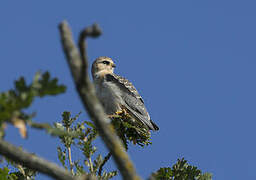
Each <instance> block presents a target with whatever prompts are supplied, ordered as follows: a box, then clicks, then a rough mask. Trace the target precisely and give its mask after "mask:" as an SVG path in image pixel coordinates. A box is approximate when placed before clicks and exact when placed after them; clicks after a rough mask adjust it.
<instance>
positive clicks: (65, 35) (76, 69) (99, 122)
mask: <svg viewBox="0 0 256 180" xmlns="http://www.w3.org/2000/svg"><path fill="white" fill-rule="evenodd" d="M59 29H60V35H61V40H62V46H63V50H64V52H65V55H66V58H67V62H68V64H69V68H70V71H71V73H72V75H73V79H74V81H75V85H76V89H77V91H78V93H79V95H80V98H81V100H82V102H83V105H84V107H85V109H86V110H87V112H88V114H89V116H90V118H91V119H92V120H93V121H94V123H95V126H96V127H97V129H98V131H99V134H100V136H101V138H102V139H103V141H104V143H105V145H106V146H107V147H108V149H109V151H110V152H111V154H112V155H113V158H114V160H115V162H116V164H117V167H118V169H119V170H120V172H121V174H122V176H123V179H126V180H135V179H136V180H137V179H140V178H139V177H138V176H137V174H136V171H135V168H134V166H133V164H132V162H131V161H130V159H129V157H128V155H127V153H126V152H125V149H124V148H123V146H122V143H121V141H120V139H119V138H118V137H117V136H116V133H115V130H114V128H113V127H112V126H111V125H110V124H109V123H108V122H110V120H109V119H108V118H107V116H106V114H105V113H104V110H103V108H102V106H101V104H100V102H99V100H98V98H97V97H96V94H95V89H94V86H93V84H92V83H91V81H90V78H89V75H88V59H87V53H86V50H85V49H84V48H85V47H86V44H85V42H84V40H85V38H86V37H89V36H90V37H97V36H98V35H100V33H99V32H96V30H97V29H96V28H93V27H91V31H89V30H88V28H86V29H85V30H84V31H83V32H82V33H81V35H80V39H79V46H80V53H79V51H78V48H77V47H76V45H75V44H74V41H73V38H72V34H71V31H70V28H69V26H68V24H67V22H65V21H64V22H62V23H61V24H60V25H59ZM89 29H90V28H89ZM98 29H99V28H98ZM83 33H84V34H85V35H83Z"/></svg>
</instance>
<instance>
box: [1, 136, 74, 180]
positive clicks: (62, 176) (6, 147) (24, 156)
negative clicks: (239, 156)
mask: <svg viewBox="0 0 256 180" xmlns="http://www.w3.org/2000/svg"><path fill="white" fill-rule="evenodd" d="M0 154H2V155H3V156H5V157H7V158H8V159H11V160H12V161H14V162H16V163H18V164H22V165H23V166H25V167H28V168H30V169H32V170H35V171H39V172H41V173H44V174H47V175H48V176H51V177H53V178H55V179H59V180H75V178H74V177H73V176H72V175H71V174H70V173H69V172H68V171H66V170H65V169H63V168H61V167H59V166H58V165H56V164H55V163H52V162H49V161H47V160H44V159H42V158H40V157H37V156H36V155H33V154H30V153H28V152H25V151H23V150H22V149H21V148H17V147H15V146H14V145H12V144H9V143H7V142H5V141H3V140H0Z"/></svg>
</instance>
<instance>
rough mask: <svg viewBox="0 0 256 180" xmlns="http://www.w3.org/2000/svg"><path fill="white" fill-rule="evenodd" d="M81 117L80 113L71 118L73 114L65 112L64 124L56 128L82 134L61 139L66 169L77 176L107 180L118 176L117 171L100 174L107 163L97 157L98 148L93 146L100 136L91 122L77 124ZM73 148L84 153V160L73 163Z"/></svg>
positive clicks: (61, 151) (62, 158) (61, 154)
mask: <svg viewBox="0 0 256 180" xmlns="http://www.w3.org/2000/svg"><path fill="white" fill-rule="evenodd" d="M79 115H80V113H79V114H78V115H76V116H75V117H71V113H70V112H66V111H65V112H63V114H62V118H63V120H62V122H61V123H56V127H58V128H62V129H64V130H66V131H68V132H81V133H79V134H81V135H80V136H79V138H74V137H70V136H66V135H65V136H60V137H59V138H60V140H61V143H62V144H63V147H58V148H57V151H58V159H59V161H60V162H61V164H62V166H63V167H64V168H66V169H69V170H70V171H71V172H72V173H73V175H76V176H79V175H82V174H90V175H94V176H97V177H98V179H104V180H107V179H110V178H112V177H113V176H115V175H116V174H117V171H111V172H106V171H104V172H103V174H102V173H99V171H100V169H101V168H102V166H103V165H104V164H105V162H104V160H103V158H102V156H101V155H100V154H98V155H96V151H97V148H96V147H95V146H94V145H93V141H94V140H95V139H96V137H97V136H98V133H97V130H96V128H95V126H94V125H93V123H91V122H88V121H84V122H77V121H76V120H77V119H78V117H79ZM71 146H72V147H74V148H77V149H79V150H80V151H81V152H82V154H83V156H84V160H82V161H79V160H75V161H72V158H71ZM93 159H94V160H93ZM87 169H88V170H87ZM86 170H87V171H89V172H87V171H86Z"/></svg>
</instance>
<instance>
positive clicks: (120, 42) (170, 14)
mask: <svg viewBox="0 0 256 180" xmlns="http://www.w3.org/2000/svg"><path fill="white" fill-rule="evenodd" d="M255 5H256V3H255V1H237V0H233V1H229V0H222V1H201V0H200V1H197V0H196V1H188V0H187V1H185V0H184V1H174V0H173V1H161V2H160V1H158V2H156V1H149V0H148V1H130V2H129V3H128V2H120V1H108V2H100V3H99V2H96V1H88V2H85V1H74V2H71V1H69V2H67V1H66V2H64V1H44V2H42V1H37V2H35V1H26V2H24V1H23V2H21V1H16V2H10V1H5V2H1V3H0V22H1V31H0V49H1V51H0V59H1V66H0V80H1V86H0V90H1V91H4V90H7V89H9V88H12V87H13V80H15V79H17V78H18V77H19V76H21V75H23V76H25V77H26V78H27V80H31V79H32V76H33V75H34V74H35V72H37V71H38V70H42V71H45V70H48V71H50V73H51V74H52V75H53V76H56V77H58V78H59V80H60V82H61V83H63V84H65V85H67V87H68V89H67V92H66V93H65V94H63V95H60V96H58V97H56V98H55V97H49V98H45V99H37V100H36V101H35V103H34V104H33V106H32V107H31V108H30V109H29V111H37V117H36V118H35V120H36V121H38V122H49V123H53V122H55V121H60V120H61V113H62V112H63V111H64V110H68V111H71V112H72V113H73V114H76V113H78V112H80V111H81V110H82V111H83V114H82V115H81V118H80V119H81V120H83V119H87V115H86V113H85V111H84V110H83V107H82V105H81V102H80V100H79V99H78V96H77V94H76V91H75V89H74V85H73V82H72V79H71V76H70V72H69V69H68V66H67V64H66V60H65V57H64V54H63V52H62V49H61V45H60V39H59V33H58V28H57V26H58V24H59V23H60V22H61V21H62V20H64V19H66V20H68V22H69V24H70V25H71V27H72V30H73V34H74V36H75V38H76V39H77V36H78V34H79V32H80V30H81V29H82V28H83V27H85V26H88V25H91V24H92V23H94V22H97V23H99V25H100V26H101V27H102V29H103V35H102V36H101V37H100V38H98V39H96V40H95V39H90V40H89V41H88V46H89V48H88V54H89V58H90V64H91V63H92V61H93V60H94V59H95V58H96V57H98V56H110V57H112V58H113V59H114V60H115V62H116V64H117V68H116V73H118V74H120V75H122V76H124V77H126V78H128V79H129V80H130V81H131V82H133V84H134V85H135V86H136V87H137V89H138V90H139V92H140V94H141V95H142V97H143V98H144V100H145V103H146V106H147V109H148V111H149V112H150V114H151V116H152V119H153V120H154V121H155V122H156V123H157V124H158V125H159V127H160V131H158V132H156V133H152V136H153V137H152V141H153V145H152V146H149V147H146V148H139V147H134V146H133V145H131V146H130V149H129V155H130V157H131V159H132V160H133V162H134V164H135V166H136V168H137V170H138V173H139V174H140V176H141V177H143V178H146V177H148V176H149V175H150V173H151V172H153V171H156V170H157V169H158V168H159V167H164V166H170V165H171V164H173V163H174V162H175V161H176V160H177V158H181V157H185V159H187V160H188V161H189V163H191V164H192V165H196V166H198V167H199V168H200V169H202V170H203V171H205V172H210V173H212V174H213V178H214V179H218V180H226V179H232V180H236V179H237V180H240V179H255V178H256V174H255V163H256V156H255V151H256V143H255V136H256V132H255V127H256V121H255V120H256V113H255V108H256V94H255V92H256V85H255V77H256V71H255V69H256V53H255V49H256V33H255V32H256V24H255V19H256V11H255ZM29 134H30V136H29V138H28V139H27V140H23V139H21V138H20V136H19V134H18V132H17V130H16V129H15V128H13V127H11V126H9V127H8V131H7V137H6V140H9V141H11V142H12V143H14V144H16V145H22V146H23V147H24V148H25V149H27V150H28V151H30V152H36V153H37V154H38V155H40V156H42V157H44V158H46V159H49V160H51V161H54V162H57V154H56V146H57V145H58V143H57V142H58V141H57V139H56V138H51V137H49V136H48V135H46V134H45V133H44V132H41V131H37V130H30V131H29ZM98 144H99V146H100V147H103V145H102V144H101V143H100V141H98ZM74 158H81V157H80V156H79V154H76V153H74ZM108 168H110V169H114V168H115V167H114V166H113V162H112V163H111V164H110V165H108ZM39 179H49V178H48V177H46V176H39ZM116 179H119V178H116Z"/></svg>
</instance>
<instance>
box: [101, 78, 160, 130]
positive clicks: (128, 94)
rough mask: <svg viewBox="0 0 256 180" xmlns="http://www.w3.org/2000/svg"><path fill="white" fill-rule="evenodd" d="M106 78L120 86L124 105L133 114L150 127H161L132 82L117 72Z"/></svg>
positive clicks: (155, 128)
mask: <svg viewBox="0 0 256 180" xmlns="http://www.w3.org/2000/svg"><path fill="white" fill-rule="evenodd" d="M105 78H106V81H110V82H112V83H114V84H115V85H116V86H118V87H119V89H120V91H121V96H122V99H123V100H124V102H125V104H123V106H125V108H127V109H128V111H129V112H130V113H131V115H133V116H134V117H136V118H137V119H138V120H140V121H141V122H142V123H144V124H145V125H147V126H148V128H149V129H152V130H158V129H159V128H158V127H157V125H156V124H155V123H153V122H152V120H151V119H150V116H149V114H148V112H147V110H146V108H145V106H144V101H143V99H142V97H141V96H140V95H139V93H138V91H137V90H136V88H135V87H134V86H133V85H132V83H131V82H129V81H128V80H127V79H125V78H123V77H121V76H118V75H116V74H107V75H106V76H105Z"/></svg>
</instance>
